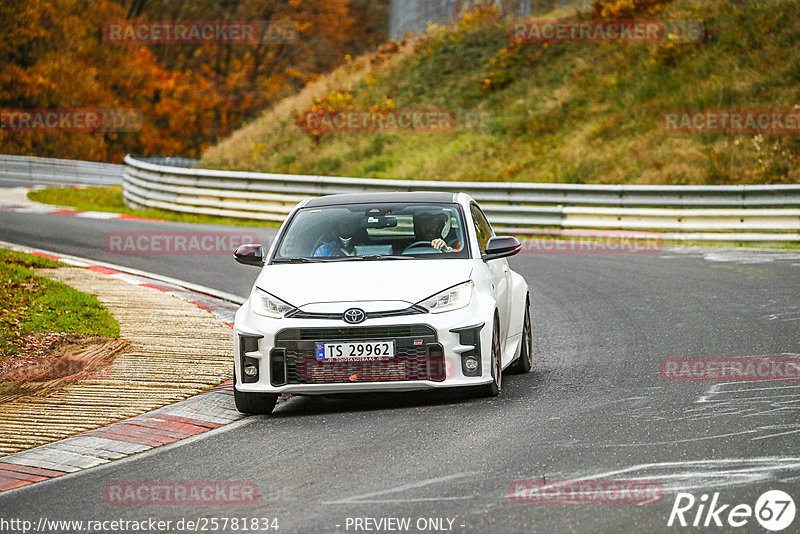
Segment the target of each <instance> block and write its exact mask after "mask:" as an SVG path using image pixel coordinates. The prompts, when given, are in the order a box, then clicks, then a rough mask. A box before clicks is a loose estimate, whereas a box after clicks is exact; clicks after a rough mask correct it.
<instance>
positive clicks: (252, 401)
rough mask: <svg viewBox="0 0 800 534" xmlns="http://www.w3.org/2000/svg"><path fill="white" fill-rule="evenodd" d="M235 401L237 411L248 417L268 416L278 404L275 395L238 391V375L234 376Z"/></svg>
mask: <svg viewBox="0 0 800 534" xmlns="http://www.w3.org/2000/svg"><path fill="white" fill-rule="evenodd" d="M233 401H234V402H235V403H236V409H237V410H239V411H240V412H241V413H243V414H247V415H266V414H269V413H272V410H273V409H274V408H275V404H276V403H277V402H278V395H277V394H275V393H245V392H243V391H239V390H238V389H236V373H235V372H234V375H233Z"/></svg>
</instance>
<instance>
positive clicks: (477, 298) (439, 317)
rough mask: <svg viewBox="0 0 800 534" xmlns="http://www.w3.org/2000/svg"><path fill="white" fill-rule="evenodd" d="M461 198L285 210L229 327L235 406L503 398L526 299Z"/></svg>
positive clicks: (422, 195) (402, 197)
mask: <svg viewBox="0 0 800 534" xmlns="http://www.w3.org/2000/svg"><path fill="white" fill-rule="evenodd" d="M520 249H521V244H520V242H519V241H518V240H517V239H516V238H514V237H495V234H494V231H493V230H492V227H491V225H489V222H488V221H487V220H486V217H485V216H484V214H483V212H482V211H481V209H480V207H479V206H478V204H477V203H476V202H475V201H474V200H473V199H472V198H470V197H469V195H466V194H464V193H458V194H454V193H428V192H412V193H402V192H399V193H366V194H346V195H331V196H325V197H319V198H313V199H307V200H304V201H302V202H300V204H298V205H297V206H296V207H295V208H294V209H293V210H292V211H291V213H290V214H289V215H288V217H287V218H286V221H285V222H284V223H283V225H282V226H281V228H280V230H279V232H278V235H277V237H276V239H275V241H274V242H273V244H272V246H271V247H270V249H269V252H268V253H267V255H266V257H265V256H264V254H263V250H262V247H261V245H254V244H252V245H242V246H241V247H239V248H238V249H237V250H236V252H235V253H234V257H235V258H236V260H237V261H238V262H239V263H243V264H247V265H256V266H260V267H262V269H261V273H260V274H259V276H258V279H257V280H256V282H255V285H254V287H253V290H252V292H251V294H250V298H249V299H248V300H247V302H245V303H244V305H242V307H241V308H240V309H239V310H238V312H237V313H236V319H235V322H234V338H235V341H234V371H235V374H234V384H235V385H234V398H235V400H236V408H237V409H238V410H239V411H240V412H243V413H248V414H265V413H270V412H271V411H272V409H273V408H274V407H275V403H276V401H277V399H278V396H279V395H280V394H282V393H291V394H295V395H325V394H333V393H347V392H376V391H412V390H421V389H431V388H448V387H473V388H475V389H476V390H477V391H478V392H479V393H481V394H482V395H486V396H494V395H497V394H498V393H500V388H501V386H502V371H503V369H505V368H507V367H510V368H511V370H513V371H516V372H523V373H524V372H528V371H529V370H530V369H531V365H532V352H531V319H530V312H529V306H530V297H529V294H528V285H527V283H526V282H525V279H524V278H523V277H522V276H520V275H519V274H517V273H515V272H514V271H512V270H511V269H509V267H508V262H507V260H506V259H505V258H506V257H508V256H512V255H514V254H516V253H518V252H519V251H520Z"/></svg>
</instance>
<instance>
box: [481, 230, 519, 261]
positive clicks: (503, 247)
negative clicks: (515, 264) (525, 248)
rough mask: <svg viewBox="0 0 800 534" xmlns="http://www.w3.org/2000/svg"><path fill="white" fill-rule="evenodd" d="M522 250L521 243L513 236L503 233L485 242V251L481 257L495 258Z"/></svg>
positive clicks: (486, 259)
mask: <svg viewBox="0 0 800 534" xmlns="http://www.w3.org/2000/svg"><path fill="white" fill-rule="evenodd" d="M520 250H522V243H520V242H519V239H517V238H516V237H514V236H510V235H504V236H498V237H493V238H491V239H490V240H489V242H488V243H486V252H484V253H483V254H482V255H481V257H482V258H483V261H489V260H496V259H497V258H505V257H508V256H513V255H514V254H518V253H519V251H520Z"/></svg>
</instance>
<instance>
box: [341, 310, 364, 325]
mask: <svg viewBox="0 0 800 534" xmlns="http://www.w3.org/2000/svg"><path fill="white" fill-rule="evenodd" d="M342 319H344V322H346V323H350V324H358V323H363V322H364V321H365V320H366V319H367V314H366V313H364V310H362V309H359V308H350V309H349V310H347V311H346V312H344V314H343V315H342Z"/></svg>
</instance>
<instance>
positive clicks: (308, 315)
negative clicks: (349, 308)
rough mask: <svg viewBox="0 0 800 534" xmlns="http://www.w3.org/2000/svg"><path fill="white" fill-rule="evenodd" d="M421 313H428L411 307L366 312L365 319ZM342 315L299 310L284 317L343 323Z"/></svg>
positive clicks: (419, 308)
mask: <svg viewBox="0 0 800 534" xmlns="http://www.w3.org/2000/svg"><path fill="white" fill-rule="evenodd" d="M421 313H428V310H426V309H425V308H422V307H420V306H417V305H416V304H415V305H414V306H411V307H409V308H404V309H402V310H392V311H381V312H367V313H366V318H367V319H382V318H385V317H400V316H401V315H419V314H421ZM343 315H344V314H343V313H328V312H304V311H300V310H295V311H293V312H290V313H288V314H287V315H286V317H289V318H292V319H329V320H338V321H343V320H344V319H343V317H342V316H343Z"/></svg>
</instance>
